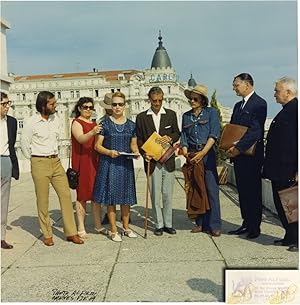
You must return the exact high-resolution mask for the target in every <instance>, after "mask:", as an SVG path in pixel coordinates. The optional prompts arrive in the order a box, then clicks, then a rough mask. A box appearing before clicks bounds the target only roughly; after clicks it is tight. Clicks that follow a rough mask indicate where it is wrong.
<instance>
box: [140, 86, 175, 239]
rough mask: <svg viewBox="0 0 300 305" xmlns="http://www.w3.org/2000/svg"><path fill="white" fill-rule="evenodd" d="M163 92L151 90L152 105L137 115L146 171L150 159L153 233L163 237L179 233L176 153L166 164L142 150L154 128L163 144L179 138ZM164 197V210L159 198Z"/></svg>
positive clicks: (158, 89) (171, 112)
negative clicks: (175, 213) (175, 207)
mask: <svg viewBox="0 0 300 305" xmlns="http://www.w3.org/2000/svg"><path fill="white" fill-rule="evenodd" d="M163 96H164V93H163V91H162V89H161V88H159V87H152V88H151V89H150V91H149V93H148V97H149V100H150V102H151V107H150V108H149V109H148V110H146V111H144V112H142V113H140V114H139V115H138V116H137V118H136V133H137V140H138V147H139V150H140V153H141V155H142V156H143V158H144V166H145V171H147V162H150V196H151V201H152V208H153V212H154V216H155V217H154V218H155V220H156V229H155V231H154V234H155V235H157V236H161V235H162V234H163V232H167V233H169V234H176V230H175V229H174V228H173V224H172V195H173V186H174V183H175V175H174V171H175V156H174V155H173V156H172V157H171V158H170V159H168V160H167V161H166V162H165V163H164V164H163V165H161V164H160V163H159V162H156V161H155V160H154V159H152V156H150V155H148V154H147V153H145V151H143V150H142V148H141V147H142V146H143V144H144V143H145V142H146V141H147V139H148V138H149V137H150V136H151V135H152V133H153V132H154V131H156V132H158V133H159V134H160V135H161V136H162V139H161V144H166V143H170V144H172V143H174V142H176V141H178V140H179V136H180V132H179V128H178V123H177V117H176V113H175V112H174V111H172V110H170V109H166V108H164V107H162V102H163ZM161 197H162V205H163V211H162V210H161V205H160V198H161Z"/></svg>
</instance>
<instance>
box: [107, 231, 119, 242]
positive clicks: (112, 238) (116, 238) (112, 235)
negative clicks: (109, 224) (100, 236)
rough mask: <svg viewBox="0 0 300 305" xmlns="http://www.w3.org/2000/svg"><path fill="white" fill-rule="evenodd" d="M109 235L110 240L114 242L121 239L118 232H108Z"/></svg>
mask: <svg viewBox="0 0 300 305" xmlns="http://www.w3.org/2000/svg"><path fill="white" fill-rule="evenodd" d="M109 235H110V238H111V240H112V241H115V242H121V241H122V237H121V236H120V234H119V233H118V232H116V233H112V232H109Z"/></svg>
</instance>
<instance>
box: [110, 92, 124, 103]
mask: <svg viewBox="0 0 300 305" xmlns="http://www.w3.org/2000/svg"><path fill="white" fill-rule="evenodd" d="M114 97H121V98H122V99H123V100H124V102H125V94H124V93H122V92H121V91H116V92H115V93H113V95H112V97H111V99H113V98H114Z"/></svg>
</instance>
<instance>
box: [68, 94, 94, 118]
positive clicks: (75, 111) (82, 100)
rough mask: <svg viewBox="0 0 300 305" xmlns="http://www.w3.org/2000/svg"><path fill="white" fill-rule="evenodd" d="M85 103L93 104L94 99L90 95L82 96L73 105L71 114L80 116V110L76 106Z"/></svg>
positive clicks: (79, 106) (76, 116)
mask: <svg viewBox="0 0 300 305" xmlns="http://www.w3.org/2000/svg"><path fill="white" fill-rule="evenodd" d="M86 103H92V104H93V106H94V100H93V99H92V98H91V97H86V96H83V97H81V98H80V99H79V100H78V102H77V103H76V105H75V106H74V109H73V111H72V116H73V117H75V118H78V117H79V116H80V111H79V109H78V108H81V106H82V105H83V104H86Z"/></svg>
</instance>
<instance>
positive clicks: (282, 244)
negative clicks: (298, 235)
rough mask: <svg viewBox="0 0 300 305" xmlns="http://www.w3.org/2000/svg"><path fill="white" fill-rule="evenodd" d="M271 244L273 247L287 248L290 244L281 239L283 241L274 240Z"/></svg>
mask: <svg viewBox="0 0 300 305" xmlns="http://www.w3.org/2000/svg"><path fill="white" fill-rule="evenodd" d="M273 244H274V245H275V246H289V245H290V244H291V243H290V242H288V241H287V240H285V239H284V238H283V239H275V240H274V241H273Z"/></svg>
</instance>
